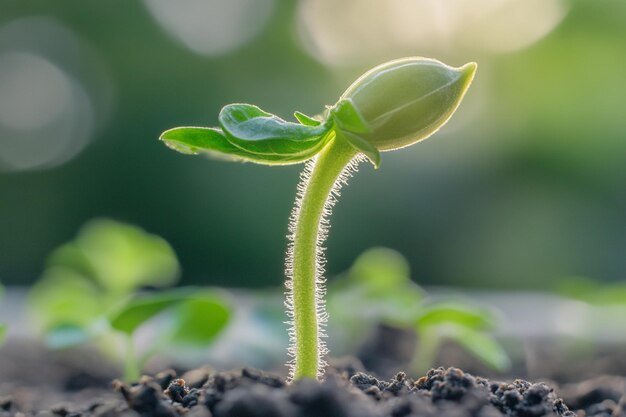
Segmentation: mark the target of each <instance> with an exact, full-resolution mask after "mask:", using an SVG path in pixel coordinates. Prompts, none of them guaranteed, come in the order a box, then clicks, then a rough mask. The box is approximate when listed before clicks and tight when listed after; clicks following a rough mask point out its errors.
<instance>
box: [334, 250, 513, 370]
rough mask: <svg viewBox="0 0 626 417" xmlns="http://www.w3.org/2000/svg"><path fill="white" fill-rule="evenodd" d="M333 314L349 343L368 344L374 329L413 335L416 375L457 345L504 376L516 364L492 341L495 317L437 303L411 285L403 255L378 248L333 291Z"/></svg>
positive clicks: (365, 255) (476, 308) (468, 307)
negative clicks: (373, 326)
mask: <svg viewBox="0 0 626 417" xmlns="http://www.w3.org/2000/svg"><path fill="white" fill-rule="evenodd" d="M329 308H330V311H331V314H332V315H333V316H334V317H336V320H337V321H340V322H343V323H344V326H342V328H346V329H350V331H351V333H350V334H349V335H348V337H349V338H352V339H354V340H362V339H363V338H364V336H365V333H366V332H367V331H368V326H370V325H371V324H372V323H384V324H388V325H392V326H396V327H401V328H407V329H413V330H414V331H415V332H416V333H417V335H418V345H417V348H416V351H415V353H414V356H413V360H412V364H411V368H412V369H411V370H412V371H413V372H415V373H417V374H422V373H424V372H426V371H427V370H428V369H430V368H431V367H432V366H433V365H434V361H435V360H436V355H437V352H438V350H439V348H440V347H441V345H442V343H443V342H444V341H447V340H449V341H452V342H454V343H457V344H458V345H460V346H461V347H463V348H464V349H465V350H466V351H468V352H470V353H471V354H472V355H474V356H475V357H476V358H477V359H479V360H480V361H481V362H482V363H484V364H485V365H487V366H489V367H491V368H493V369H495V370H498V371H504V370H506V369H507V368H509V366H510V360H509V357H508V355H507V354H506V352H505V351H504V349H503V348H502V346H501V345H500V344H499V343H498V342H497V341H496V339H495V338H494V337H493V336H492V334H491V332H492V331H493V330H495V328H496V320H495V315H494V312H493V311H491V310H489V309H487V308H483V307H480V306H475V305H472V304H469V303H467V302H464V301H455V300H433V299H432V298H430V297H429V296H428V295H427V294H426V292H425V291H424V290H423V289H422V288H421V287H420V286H419V285H417V284H416V283H415V282H413V281H412V280H411V277H410V270H409V264H408V262H407V260H406V259H405V258H404V257H403V256H402V255H401V254H400V253H398V252H396V251H395V250H392V249H388V248H382V247H379V248H372V249H369V250H367V251H365V252H364V253H363V254H362V255H361V256H359V258H357V259H356V261H355V262H354V264H353V265H352V267H351V268H350V270H349V271H348V272H347V273H346V274H344V275H343V276H341V277H339V278H338V279H336V280H335V281H334V282H333V283H332V285H330V287H329Z"/></svg>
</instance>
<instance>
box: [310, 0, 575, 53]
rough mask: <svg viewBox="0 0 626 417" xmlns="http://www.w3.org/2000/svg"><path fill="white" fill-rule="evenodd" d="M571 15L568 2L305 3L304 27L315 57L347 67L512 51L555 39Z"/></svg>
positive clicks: (413, 0) (355, 0)
mask: <svg viewBox="0 0 626 417" xmlns="http://www.w3.org/2000/svg"><path fill="white" fill-rule="evenodd" d="M567 10H568V9H567V6H566V5H565V3H564V2H563V0H525V1H516V0H473V1H465V0H388V1H379V0H343V1H341V2H337V1H333V0H300V3H299V7H298V19H299V23H300V24H299V25H298V27H299V29H300V35H301V40H302V42H303V45H304V47H305V48H306V49H307V50H308V51H309V52H310V53H311V54H312V55H313V56H315V57H316V58H317V59H319V60H320V61H322V62H324V63H327V64H331V65H342V64H353V63H355V61H356V62H362V61H364V60H366V59H367V60H369V61H371V60H372V58H373V57H376V58H379V57H380V58H389V57H392V56H397V55H398V54H403V55H423V54H428V53H432V52H436V53H439V54H441V52H442V51H449V52H453V53H454V52H459V51H462V50H474V51H486V52H510V51H513V50H517V49H520V48H524V47H527V46H529V45H531V44H532V43H534V42H536V41H538V40H539V39H541V38H542V37H543V36H545V35H546V34H548V33H549V32H550V31H551V30H552V29H554V28H555V27H556V26H557V25H558V24H559V23H560V22H561V20H562V19H563V18H564V17H565V15H566V13H567ZM355 11H358V13H356V12H355Z"/></svg>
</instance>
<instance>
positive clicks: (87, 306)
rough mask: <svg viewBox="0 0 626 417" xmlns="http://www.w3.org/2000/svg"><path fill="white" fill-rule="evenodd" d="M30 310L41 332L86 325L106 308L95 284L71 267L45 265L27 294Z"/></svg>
mask: <svg viewBox="0 0 626 417" xmlns="http://www.w3.org/2000/svg"><path fill="white" fill-rule="evenodd" d="M28 303H29V306H30V311H31V312H32V313H33V314H34V316H35V318H36V319H37V321H38V322H39V323H40V324H41V326H42V327H43V329H44V331H46V332H47V331H48V330H51V329H53V328H55V327H57V326H59V325H68V324H71V325H75V326H78V327H87V326H89V325H90V323H91V322H92V321H93V320H95V319H96V318H98V317H99V316H100V315H101V314H102V312H103V310H104V309H105V307H106V301H105V300H104V298H103V297H102V293H101V290H100V289H99V288H98V286H97V284H96V283H95V282H94V281H93V280H91V279H89V278H87V277H85V276H83V275H81V274H80V273H77V272H75V271H74V270H72V269H69V268H66V267H61V266H55V267H52V268H48V269H47V270H46V271H45V272H44V275H43V276H42V278H41V279H40V280H39V281H38V282H37V283H35V284H34V285H33V286H32V287H31V290H30V293H29V295H28Z"/></svg>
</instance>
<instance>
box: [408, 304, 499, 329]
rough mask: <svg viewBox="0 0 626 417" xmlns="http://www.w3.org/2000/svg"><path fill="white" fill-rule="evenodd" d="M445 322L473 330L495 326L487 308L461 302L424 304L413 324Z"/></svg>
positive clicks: (426, 325)
mask: <svg viewBox="0 0 626 417" xmlns="http://www.w3.org/2000/svg"><path fill="white" fill-rule="evenodd" d="M445 323H453V324H455V325H459V326H463V327H465V328H468V329H474V330H490V329H493V328H494V327H495V323H494V319H493V317H492V313H491V312H490V311H489V310H487V309H484V308H479V307H473V306H470V305H467V304H461V303H454V304H453V303H437V304H434V305H431V306H426V307H424V308H423V309H422V310H421V311H420V313H419V314H418V315H417V317H416V318H415V324H416V325H417V326H418V327H420V328H424V327H428V326H437V325H440V324H445Z"/></svg>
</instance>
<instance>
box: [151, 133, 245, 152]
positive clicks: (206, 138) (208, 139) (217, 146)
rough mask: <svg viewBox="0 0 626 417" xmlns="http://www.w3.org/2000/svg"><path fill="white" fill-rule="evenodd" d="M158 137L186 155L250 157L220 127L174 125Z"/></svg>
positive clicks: (168, 145)
mask: <svg viewBox="0 0 626 417" xmlns="http://www.w3.org/2000/svg"><path fill="white" fill-rule="evenodd" d="M159 139H160V140H162V141H163V142H164V143H165V145H167V147H169V148H171V149H174V150H175V151H178V152H180V153H184V154H188V155H197V154H199V153H208V154H210V155H212V156H216V157H223V158H227V159H228V158H232V159H239V158H241V159H246V158H249V157H251V156H250V155H248V153H247V152H244V151H242V150H240V149H239V148H238V147H236V146H235V145H233V144H232V143H230V142H229V141H228V139H226V136H224V133H223V132H222V130H221V129H214V128H209V127H176V128H174V129H169V130H166V131H165V132H163V133H162V134H161V136H160V137H159Z"/></svg>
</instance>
